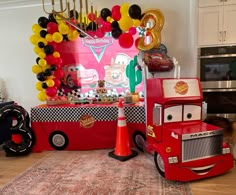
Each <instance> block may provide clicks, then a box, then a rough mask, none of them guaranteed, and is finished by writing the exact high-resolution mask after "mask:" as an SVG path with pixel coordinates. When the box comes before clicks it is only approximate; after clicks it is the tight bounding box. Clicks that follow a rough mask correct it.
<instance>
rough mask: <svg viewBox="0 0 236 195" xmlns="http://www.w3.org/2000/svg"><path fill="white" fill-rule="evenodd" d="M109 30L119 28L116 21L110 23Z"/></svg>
mask: <svg viewBox="0 0 236 195" xmlns="http://www.w3.org/2000/svg"><path fill="white" fill-rule="evenodd" d="M111 28H112V29H117V28H120V25H119V23H118V22H117V21H115V20H114V21H113V22H112V23H111Z"/></svg>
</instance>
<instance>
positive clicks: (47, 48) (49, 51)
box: [44, 45, 54, 55]
mask: <svg viewBox="0 0 236 195" xmlns="http://www.w3.org/2000/svg"><path fill="white" fill-rule="evenodd" d="M44 52H45V53H46V54H47V55H49V54H52V53H53V52H54V47H53V46H52V45H46V46H45V47H44Z"/></svg>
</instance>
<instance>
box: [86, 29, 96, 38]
mask: <svg viewBox="0 0 236 195" xmlns="http://www.w3.org/2000/svg"><path fill="white" fill-rule="evenodd" d="M87 33H88V34H89V35H90V36H91V37H94V36H95V34H96V33H95V32H94V31H91V30H88V31H87Z"/></svg>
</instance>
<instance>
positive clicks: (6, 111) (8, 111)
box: [0, 105, 25, 131]
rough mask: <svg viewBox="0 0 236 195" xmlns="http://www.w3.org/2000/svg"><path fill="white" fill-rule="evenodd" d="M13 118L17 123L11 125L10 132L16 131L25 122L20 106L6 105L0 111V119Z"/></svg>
mask: <svg viewBox="0 0 236 195" xmlns="http://www.w3.org/2000/svg"><path fill="white" fill-rule="evenodd" d="M8 117H10V118H15V119H16V121H17V123H16V124H14V125H12V126H11V127H10V129H11V130H12V131H14V130H18V129H20V128H22V127H23V125H24V121H25V112H23V110H22V107H21V106H17V105H7V106H4V107H3V108H1V109H0V118H3V119H6V118H8Z"/></svg>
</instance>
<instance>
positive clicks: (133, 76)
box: [126, 56, 142, 93]
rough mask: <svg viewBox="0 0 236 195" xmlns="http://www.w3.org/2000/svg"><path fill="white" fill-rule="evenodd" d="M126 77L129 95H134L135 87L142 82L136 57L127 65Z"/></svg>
mask: <svg viewBox="0 0 236 195" xmlns="http://www.w3.org/2000/svg"><path fill="white" fill-rule="evenodd" d="M126 76H127V77H128V78H129V88H130V93H135V87H136V86H137V85H138V84H140V83H141V81H142V72H141V67H140V66H139V64H138V61H137V56H134V59H133V60H130V63H129V65H127V67H126Z"/></svg>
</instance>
